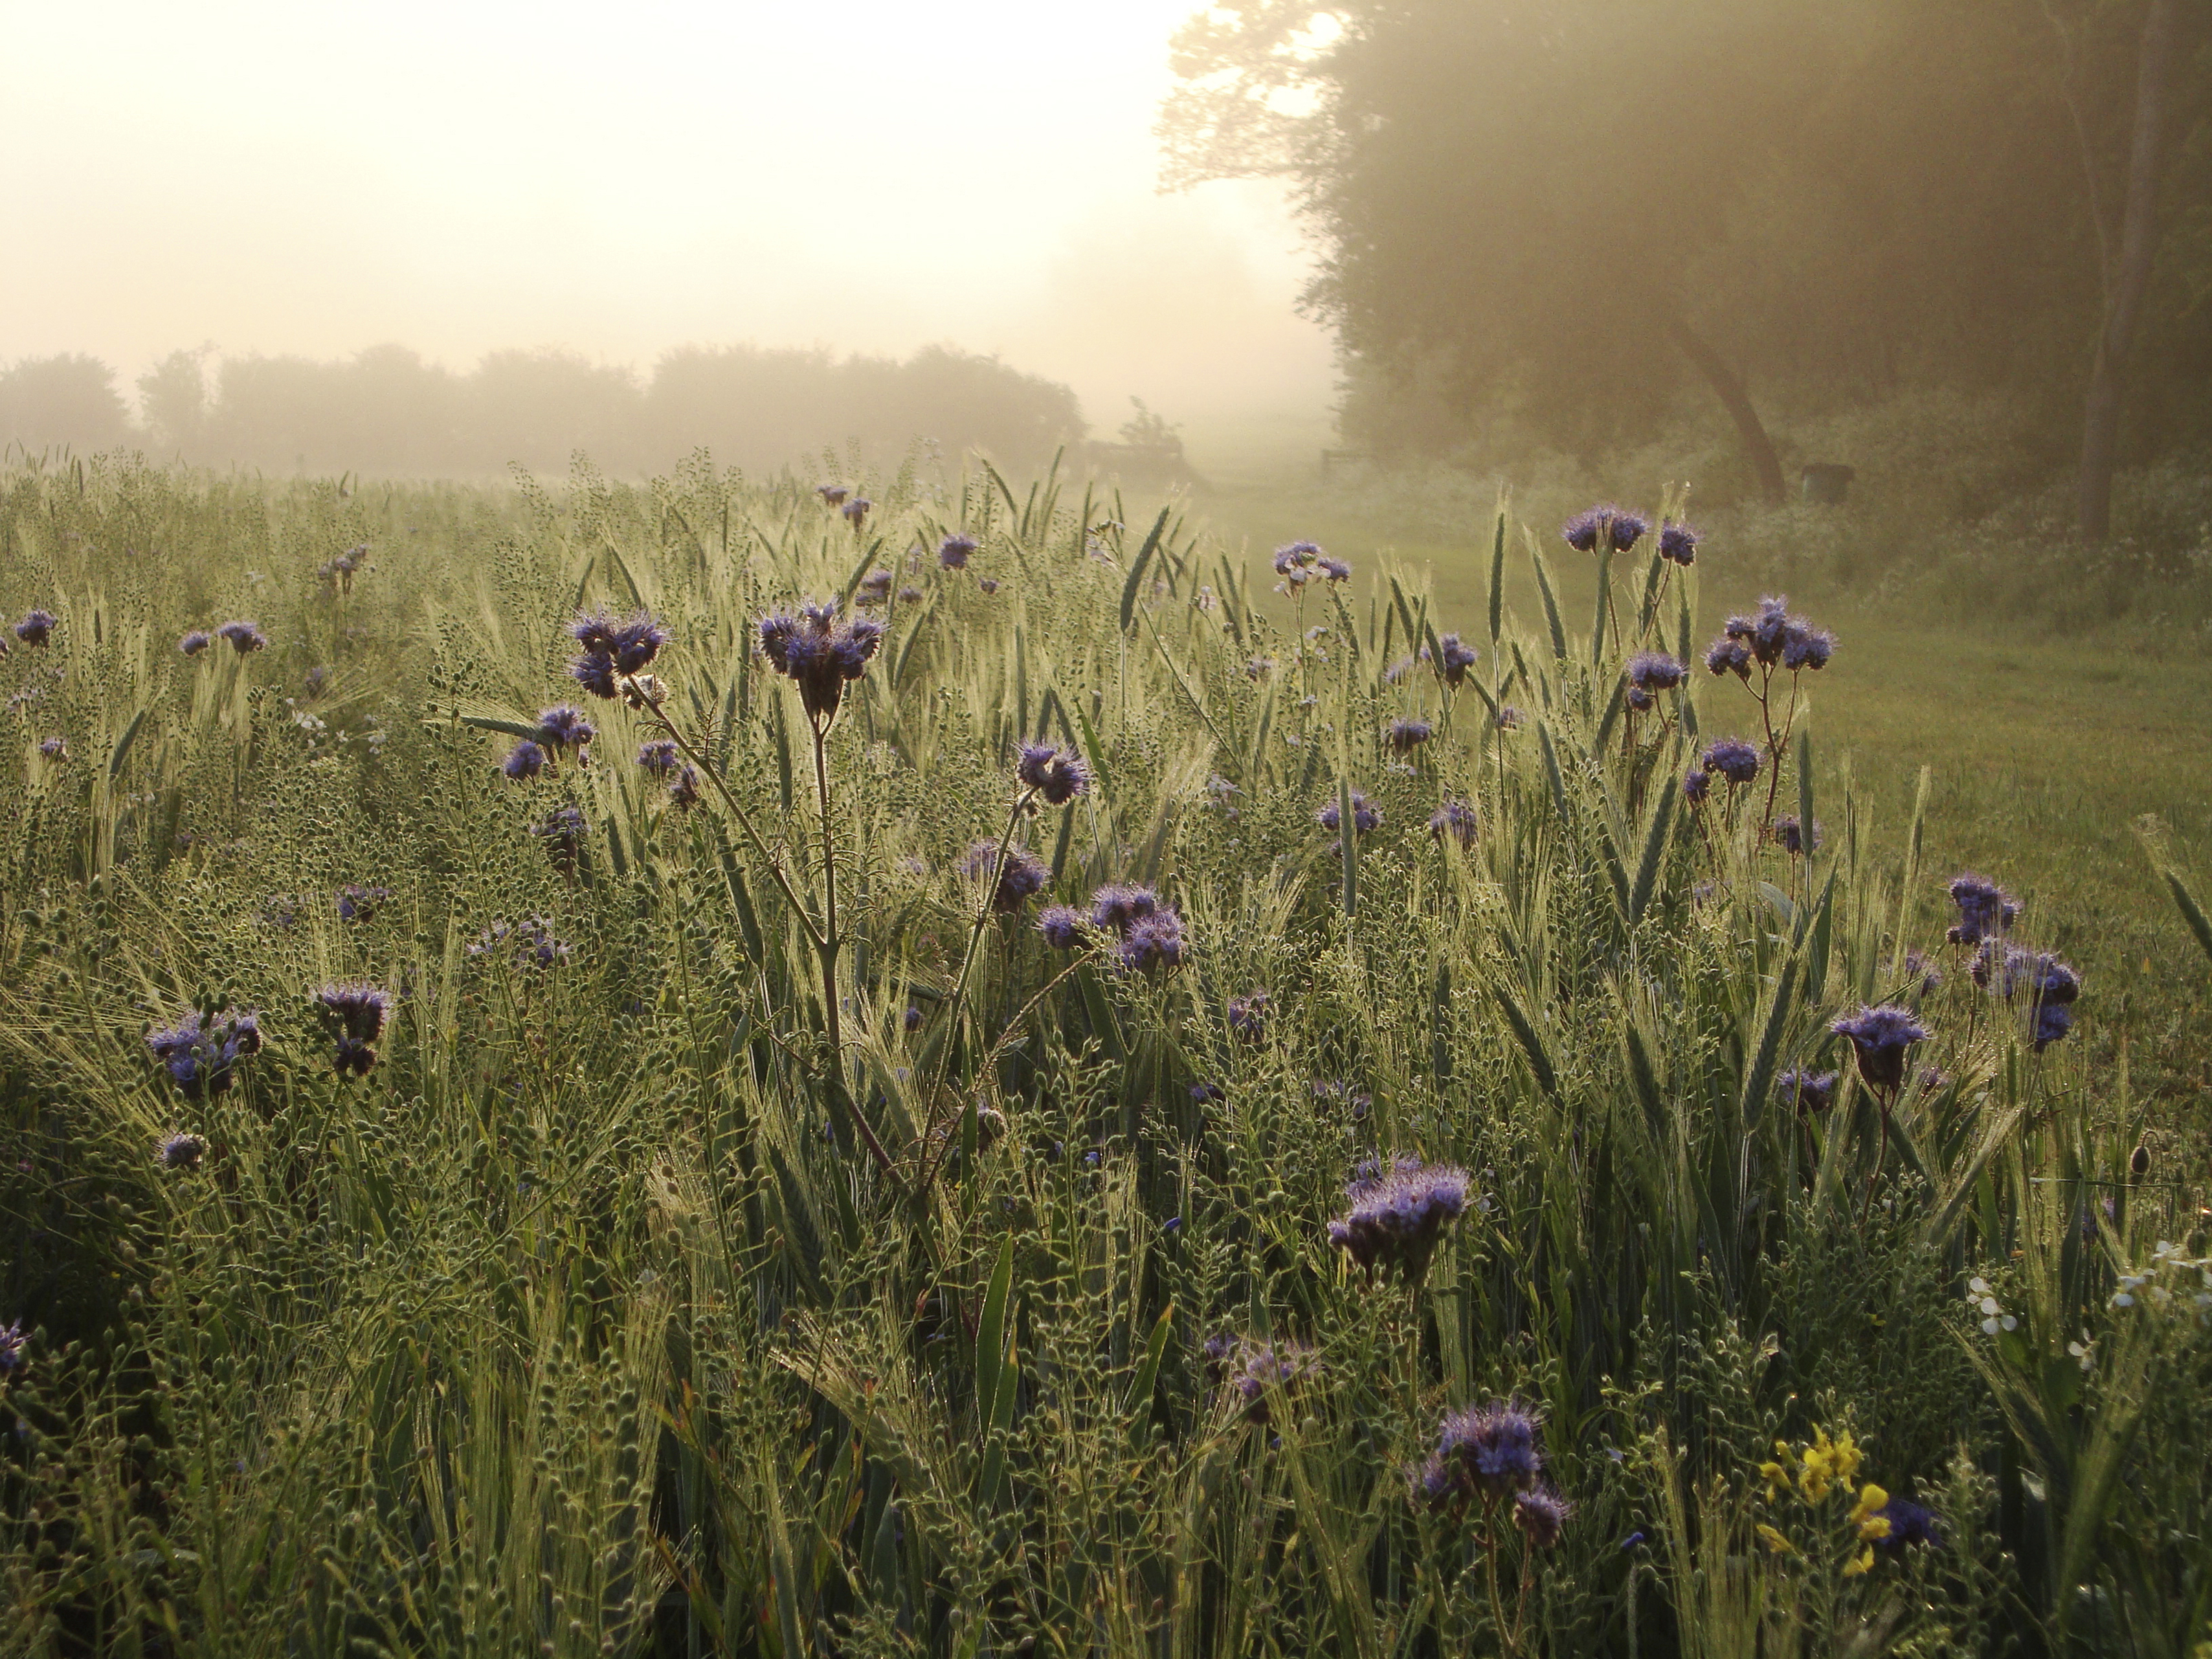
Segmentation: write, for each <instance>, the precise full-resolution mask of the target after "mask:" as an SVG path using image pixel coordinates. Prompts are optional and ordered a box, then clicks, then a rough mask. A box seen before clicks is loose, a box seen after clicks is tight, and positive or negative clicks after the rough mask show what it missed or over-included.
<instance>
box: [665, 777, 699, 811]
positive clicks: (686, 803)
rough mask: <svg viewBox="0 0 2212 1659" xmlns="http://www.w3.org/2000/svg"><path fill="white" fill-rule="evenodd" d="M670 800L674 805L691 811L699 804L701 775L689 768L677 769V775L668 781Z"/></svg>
mask: <svg viewBox="0 0 2212 1659" xmlns="http://www.w3.org/2000/svg"><path fill="white" fill-rule="evenodd" d="M668 799H669V801H670V803H671V805H676V806H680V807H682V808H683V809H684V811H687V812H688V811H690V810H691V809H692V808H693V807H695V806H696V805H698V804H699V775H698V774H697V773H696V772H695V771H693V770H692V769H690V767H688V766H679V767H678V768H677V769H676V775H675V776H674V777H672V778H671V779H669V781H668Z"/></svg>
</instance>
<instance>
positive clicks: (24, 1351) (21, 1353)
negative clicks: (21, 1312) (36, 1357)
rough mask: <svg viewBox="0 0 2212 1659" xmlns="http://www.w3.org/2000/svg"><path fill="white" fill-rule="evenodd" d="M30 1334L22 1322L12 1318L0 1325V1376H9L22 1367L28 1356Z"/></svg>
mask: <svg viewBox="0 0 2212 1659" xmlns="http://www.w3.org/2000/svg"><path fill="white" fill-rule="evenodd" d="M30 1347H31V1334H30V1333H29V1332H28V1331H27V1330H25V1329H24V1328H23V1322H22V1321H21V1320H20V1319H17V1320H12V1321H10V1322H9V1323H7V1324H5V1325H0V1376H12V1375H14V1374H15V1372H17V1371H20V1370H22V1369H23V1366H24V1364H25V1362H26V1361H27V1358H28V1357H29V1352H30Z"/></svg>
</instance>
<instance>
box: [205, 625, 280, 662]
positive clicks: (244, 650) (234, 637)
mask: <svg viewBox="0 0 2212 1659" xmlns="http://www.w3.org/2000/svg"><path fill="white" fill-rule="evenodd" d="M215 633H216V638H217V639H219V640H222V641H224V642H225V643H226V644H228V646H229V647H230V648H231V649H232V650H234V651H235V652H237V653H238V654H239V655H240V656H241V657H244V656H249V655H251V654H252V653H254V652H256V651H258V650H260V649H261V648H262V647H264V646H266V645H267V644H268V643H269V640H268V637H267V636H266V635H264V634H263V633H262V631H261V630H260V629H258V628H257V627H256V626H254V624H253V623H250V622H227V623H223V625H222V627H220V628H218V629H216V630H215Z"/></svg>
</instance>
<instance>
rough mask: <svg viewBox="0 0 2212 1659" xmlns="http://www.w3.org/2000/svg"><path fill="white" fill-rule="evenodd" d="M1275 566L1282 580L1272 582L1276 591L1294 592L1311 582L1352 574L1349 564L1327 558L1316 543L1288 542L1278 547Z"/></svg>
mask: <svg viewBox="0 0 2212 1659" xmlns="http://www.w3.org/2000/svg"><path fill="white" fill-rule="evenodd" d="M1274 565H1275V574H1277V575H1278V576H1280V577H1281V578H1282V579H1283V580H1280V581H1279V582H1277V583H1276V584H1275V592H1278V593H1295V592H1298V591H1299V590H1300V589H1301V588H1303V587H1304V586H1305V585H1306V584H1307V583H1308V582H1310V581H1332V582H1340V581H1344V580H1348V579H1349V578H1350V576H1351V574H1352V567H1351V566H1350V565H1348V564H1346V562H1344V561H1343V560H1342V559H1333V558H1331V557H1329V556H1328V554H1327V553H1325V552H1323V551H1322V548H1321V544H1319V543H1318V542H1291V543H1288V544H1285V545H1284V546H1281V547H1279V548H1277V549H1276V550H1275V559H1274Z"/></svg>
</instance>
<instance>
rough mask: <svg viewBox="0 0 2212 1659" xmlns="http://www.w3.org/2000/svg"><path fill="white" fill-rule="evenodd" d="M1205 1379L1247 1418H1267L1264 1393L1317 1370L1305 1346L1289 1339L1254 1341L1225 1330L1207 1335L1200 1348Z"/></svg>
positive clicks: (1254, 1419)
mask: <svg viewBox="0 0 2212 1659" xmlns="http://www.w3.org/2000/svg"><path fill="white" fill-rule="evenodd" d="M1200 1354H1201V1356H1202V1357H1203V1358H1204V1360H1205V1364H1206V1381H1207V1382H1209V1383H1212V1384H1213V1385H1214V1386H1215V1387H1216V1388H1219V1389H1222V1391H1223V1393H1224V1395H1225V1396H1227V1397H1229V1398H1231V1399H1232V1400H1233V1401H1236V1402H1237V1403H1238V1404H1239V1405H1240V1406H1241V1408H1242V1410H1243V1414H1244V1416H1245V1418H1246V1419H1247V1420H1249V1421H1250V1422H1254V1423H1265V1422H1266V1421H1267V1392H1268V1390H1269V1389H1286V1388H1288V1387H1290V1385H1291V1383H1295V1382H1297V1380H1298V1379H1299V1378H1300V1377H1302V1376H1310V1375H1311V1374H1312V1373H1313V1372H1315V1371H1316V1370H1319V1369H1320V1365H1319V1363H1318V1362H1317V1361H1316V1359H1315V1358H1314V1357H1313V1355H1312V1354H1311V1353H1310V1352H1308V1351H1307V1350H1306V1349H1304V1348H1303V1347H1300V1346H1298V1345H1297V1344H1296V1343H1291V1342H1283V1343H1275V1342H1255V1341H1254V1340H1252V1339H1251V1338H1249V1337H1243V1336H1231V1335H1230V1334H1227V1333H1226V1332H1223V1333H1221V1334H1218V1335H1215V1336H1210V1337H1208V1338H1206V1344H1205V1346H1204V1347H1202V1348H1201V1349H1200Z"/></svg>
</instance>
